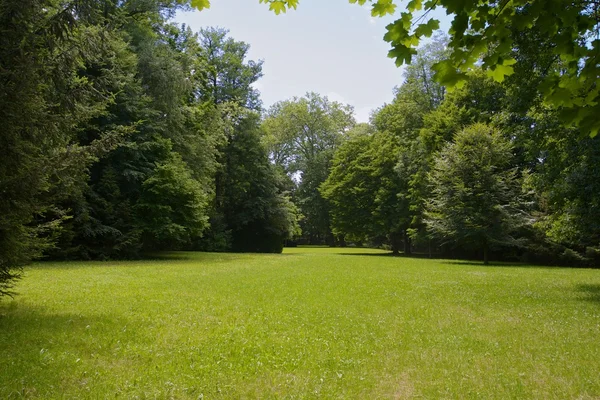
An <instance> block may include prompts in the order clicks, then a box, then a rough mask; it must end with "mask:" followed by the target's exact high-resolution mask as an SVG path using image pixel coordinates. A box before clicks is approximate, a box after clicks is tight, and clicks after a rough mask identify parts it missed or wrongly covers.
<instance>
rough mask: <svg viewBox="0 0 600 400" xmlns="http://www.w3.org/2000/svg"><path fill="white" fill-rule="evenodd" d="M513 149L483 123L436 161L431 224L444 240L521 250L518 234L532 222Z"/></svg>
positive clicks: (450, 145) (457, 139)
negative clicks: (515, 234) (520, 229)
mask: <svg viewBox="0 0 600 400" xmlns="http://www.w3.org/2000/svg"><path fill="white" fill-rule="evenodd" d="M511 158H512V145H511V143H510V142H509V141H508V140H506V139H505V138H504V137H503V136H502V135H501V134H500V133H499V132H498V131H497V130H495V129H493V128H490V127H489V126H486V125H483V124H475V125H472V126H470V127H468V128H465V129H463V130H461V131H459V132H457V134H456V135H455V136H454V142H453V143H448V144H447V145H445V146H444V147H443V149H442V150H441V151H440V153H439V154H438V155H437V156H436V158H435V164H434V167H433V170H432V171H431V173H430V182H431V185H432V187H433V190H432V197H431V198H430V199H429V200H428V202H427V210H426V217H427V218H426V223H427V226H428V228H429V229H430V230H431V232H432V233H433V234H434V235H435V236H436V237H438V238H439V239H440V240H443V241H445V242H450V243H457V244H461V245H466V246H474V247H475V248H478V249H480V250H481V251H482V252H483V259H484V262H485V264H487V263H488V261H489V250H490V248H494V247H498V246H515V245H518V239H517V238H516V237H515V236H513V234H514V233H515V232H516V231H517V230H518V229H519V228H520V227H522V226H523V225H526V224H528V223H531V220H530V218H529V217H528V213H527V212H526V208H525V203H524V202H523V196H522V194H521V190H522V189H521V187H522V185H521V181H520V179H519V175H518V171H517V170H516V169H515V168H514V167H512V165H511Z"/></svg>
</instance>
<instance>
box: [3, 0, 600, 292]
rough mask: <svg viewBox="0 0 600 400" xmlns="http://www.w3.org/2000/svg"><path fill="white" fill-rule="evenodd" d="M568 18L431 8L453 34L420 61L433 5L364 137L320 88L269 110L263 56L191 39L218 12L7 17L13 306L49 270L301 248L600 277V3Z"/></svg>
mask: <svg viewBox="0 0 600 400" xmlns="http://www.w3.org/2000/svg"><path fill="white" fill-rule="evenodd" d="M264 2H267V3H270V7H271V8H272V9H273V10H274V11H275V12H281V11H285V9H286V8H287V7H290V6H291V7H295V6H296V5H297V1H270V0H269V1H264ZM355 2H356V1H355ZM358 2H359V3H361V4H364V3H365V2H366V1H361V0H358ZM372 3H373V14H374V15H384V14H386V13H389V12H390V11H392V10H393V9H394V8H395V5H394V4H393V2H392V1H391V0H390V1H387V0H378V1H373V2H372ZM463 3H464V2H463ZM563 3H564V2H563V1H562V0H553V1H552V2H549V3H548V7H547V8H540V4H541V2H540V1H534V2H528V3H527V4H525V3H524V2H502V4H499V3H488V2H466V3H464V4H463V7H461V8H457V7H456V1H453V0H442V1H440V2H439V4H438V3H437V2H435V3H432V2H427V3H425V4H423V6H424V7H425V8H428V9H433V8H435V7H437V6H438V5H439V6H443V7H446V8H447V9H448V10H449V11H451V12H453V13H454V14H455V19H454V23H453V29H452V32H451V36H450V37H449V38H446V37H444V36H441V35H437V36H435V37H434V39H433V40H432V41H431V42H430V43H428V44H427V45H426V46H422V47H421V48H420V49H419V52H415V51H414V50H413V47H415V46H416V45H417V43H418V40H417V39H418V38H420V37H421V36H430V35H431V33H432V32H433V29H434V28H435V26H436V23H435V22H431V21H429V22H427V23H425V25H423V24H421V25H419V26H417V27H416V29H415V30H413V31H411V30H410V27H409V26H408V25H407V24H409V22H410V21H411V18H412V17H411V13H414V12H415V11H416V10H418V9H419V7H421V2H419V1H412V2H411V3H410V5H409V10H408V13H405V14H402V17H401V19H400V20H399V21H397V22H395V23H393V24H392V25H390V26H389V27H388V30H389V33H388V36H387V40H388V41H390V42H391V43H392V44H393V45H394V46H395V50H393V51H392V55H393V56H395V57H399V58H400V59H401V60H402V61H409V60H410V61H412V63H411V65H409V66H408V67H407V69H406V73H405V80H404V82H403V83H402V84H401V85H400V86H399V87H398V88H396V89H395V98H394V100H393V101H392V102H391V103H390V104H386V105H383V106H382V107H381V108H379V109H378V110H376V111H375V112H374V113H373V115H372V118H371V121H370V123H369V124H358V125H357V124H356V123H355V120H354V117H353V109H352V107H351V106H348V105H344V104H340V103H337V102H334V101H330V100H328V99H327V98H326V97H323V96H321V95H319V94H316V93H308V94H306V95H305V96H304V97H295V98H292V99H289V100H284V101H281V102H278V103H276V104H274V105H272V106H271V107H270V108H269V109H268V110H263V108H262V102H261V99H260V93H259V92H258V91H257V90H256V88H255V86H254V83H255V82H256V81H257V80H258V79H260V77H261V76H262V74H263V72H262V61H253V60H249V59H248V50H249V45H248V44H247V43H244V42H240V41H236V40H235V39H233V38H231V37H229V35H228V32H227V31H226V30H223V29H218V28H206V29H202V30H201V31H200V32H197V33H194V32H192V31H191V30H190V29H189V28H187V27H185V26H178V25H176V24H174V23H172V22H171V19H172V17H173V16H174V15H175V12H176V11H177V10H180V9H187V8H190V7H196V8H203V7H206V6H207V5H208V1H206V0H204V1H199V0H145V1H117V0H105V1H101V2H98V1H92V0H79V1H73V2H71V1H67V0H26V1H16V0H0V124H1V125H2V127H3V130H2V134H0V148H1V149H2V159H1V162H0V195H1V196H0V296H2V295H6V294H10V293H11V288H12V286H13V284H14V281H15V279H17V278H18V276H19V268H20V267H21V266H22V265H25V264H26V263H28V262H30V261H31V260H32V259H36V258H39V257H42V256H46V257H50V258H60V259H108V258H137V257H141V256H143V255H144V254H146V253H148V252H153V251H161V250H173V249H187V250H207V251H248V252H280V251H281V250H282V247H283V246H284V244H285V243H286V241H288V244H290V245H291V244H293V243H294V242H295V241H299V242H303V243H311V244H329V245H345V244H346V242H352V243H354V244H356V245H359V244H372V245H378V246H379V245H383V246H389V248H390V249H391V250H392V251H393V252H394V253H398V252H399V251H400V250H401V249H402V248H403V250H404V252H405V253H411V252H412V251H422V252H428V253H429V254H433V253H434V252H436V253H440V254H444V255H454V256H463V257H476V256H477V257H483V258H484V259H485V260H486V261H487V260H488V258H505V259H506V258H522V259H524V258H528V259H532V260H539V261H545V262H568V263H579V264H592V263H594V262H597V261H598V259H599V258H600V222H599V221H600V211H599V210H600V187H599V183H598V182H600V170H599V169H598V165H599V162H600V144H599V143H600V139H598V138H595V137H594V135H593V134H594V133H595V132H596V131H597V129H598V123H597V121H598V119H597V112H598V111H597V107H598V105H597V104H598V101H597V100H598V90H599V89H598V85H597V79H598V77H597V66H598V63H597V59H596V57H597V54H596V53H597V47H598V43H599V42H598V41H597V40H592V37H591V36H590V34H591V33H593V32H596V30H597V23H596V22H594V21H595V20H594V19H593V18H592V17H593V16H595V15H596V13H597V11H596V8H595V7H596V3H595V2H587V3H586V2H582V3H577V4H571V3H569V4H568V5H566V6H565V7H564V10H562V11H561V12H560V13H559V12H558V11H557V10H558V6H560V5H565V4H563ZM491 16H493V17H494V19H493V21H490V19H489V18H491ZM500 23H502V24H504V25H502V26H501V25H499V24H500ZM402 46H404V47H402ZM594 51H596V53H594ZM505 78H506V79H505ZM447 89H452V90H447ZM565 122H567V123H565ZM590 132H591V133H592V135H590ZM290 239H295V241H290Z"/></svg>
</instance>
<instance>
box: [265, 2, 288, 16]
mask: <svg viewBox="0 0 600 400" xmlns="http://www.w3.org/2000/svg"><path fill="white" fill-rule="evenodd" d="M269 10H271V11H273V12H274V13H275V15H279V14H281V13H285V11H286V8H285V3H284V2H283V1H273V2H271V4H269Z"/></svg>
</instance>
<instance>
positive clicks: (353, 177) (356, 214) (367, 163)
mask: <svg viewBox="0 0 600 400" xmlns="http://www.w3.org/2000/svg"><path fill="white" fill-rule="evenodd" d="M373 134H374V129H373V128H372V127H371V126H370V125H368V124H358V125H356V127H354V128H353V129H351V130H350V131H349V132H348V139H346V140H345V141H344V142H343V143H342V144H341V145H340V146H339V148H338V149H337V150H336V152H335V154H334V156H333V160H332V162H331V169H330V173H329V176H328V177H327V179H326V180H325V181H324V182H323V183H322V184H321V186H320V188H319V190H320V193H321V195H322V196H323V197H324V198H325V199H327V200H328V201H329V203H330V204H331V212H330V214H331V227H332V231H333V233H334V235H342V236H345V237H346V239H347V240H351V241H358V242H363V241H365V240H367V239H369V238H370V237H371V236H374V235H376V234H377V232H374V229H373V227H374V223H373V214H372V212H373V209H374V208H375V204H374V200H375V198H374V193H375V191H376V190H377V185H378V184H379V182H377V181H376V180H375V179H373V178H372V171H371V169H372V167H371V165H372V163H373V155H374V153H373V151H371V149H372V148H373V147H374V146H373V141H374V139H373Z"/></svg>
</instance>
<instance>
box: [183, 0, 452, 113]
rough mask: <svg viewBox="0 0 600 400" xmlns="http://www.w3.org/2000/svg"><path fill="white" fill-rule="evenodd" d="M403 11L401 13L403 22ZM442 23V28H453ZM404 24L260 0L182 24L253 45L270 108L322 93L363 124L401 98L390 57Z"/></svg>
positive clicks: (229, 4) (339, 9) (329, 6)
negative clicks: (395, 30) (273, 6)
mask: <svg viewBox="0 0 600 400" xmlns="http://www.w3.org/2000/svg"><path fill="white" fill-rule="evenodd" d="M400 8H401V6H399V7H398V11H397V15H398V14H399V12H400V11H401V10H400ZM434 15H435V16H436V17H438V18H439V17H442V18H441V19H442V28H443V29H445V30H447V26H448V22H447V18H446V17H445V15H440V14H434ZM396 18H398V16H396V17H394V16H387V17H384V18H373V17H371V14H370V9H369V8H368V7H366V6H362V7H361V6H358V5H356V4H349V3H348V0H302V1H301V2H300V4H299V6H298V9H297V10H290V11H288V12H287V13H286V14H280V15H275V14H274V13H273V12H271V11H269V8H268V6H267V5H265V4H259V1H258V0H213V1H211V7H210V9H207V10H203V11H190V12H180V13H178V15H177V17H176V22H179V23H185V24H186V25H188V26H190V27H191V28H192V30H194V31H198V30H200V28H204V27H209V26H213V27H217V26H218V27H221V28H226V29H228V30H229V31H230V36H231V37H233V38H234V39H235V40H238V41H244V42H246V43H248V44H250V46H251V47H250V51H249V59H252V60H263V61H264V65H263V74H264V76H263V77H262V78H261V79H260V80H259V81H258V82H257V83H255V87H256V88H257V89H258V90H260V92H261V98H262V101H263V106H264V107H265V108H268V107H269V106H271V105H272V104H274V103H276V102H277V101H281V100H287V99H290V98H292V97H294V96H298V97H300V96H302V95H304V94H305V93H307V92H317V93H320V94H321V95H324V96H327V97H328V98H329V99H330V100H333V101H338V102H341V103H345V104H350V105H352V106H353V107H354V110H355V117H356V119H357V121H358V122H368V120H369V115H370V112H371V111H372V110H373V109H376V108H378V107H381V106H382V105H383V104H384V103H389V102H390V101H391V100H392V99H393V88H394V87H395V86H398V85H400V84H401V83H402V71H403V68H402V67H401V68H397V67H396V65H395V63H394V60H392V59H390V58H388V57H387V53H388V51H389V48H390V46H389V44H388V43H386V42H384V41H383V35H384V34H385V26H386V25H387V24H389V23H390V22H392V21H393V20H395V19H396Z"/></svg>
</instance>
